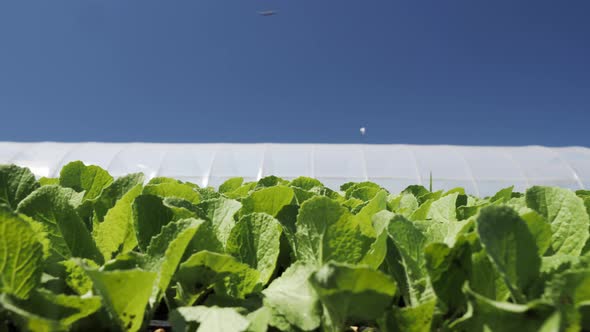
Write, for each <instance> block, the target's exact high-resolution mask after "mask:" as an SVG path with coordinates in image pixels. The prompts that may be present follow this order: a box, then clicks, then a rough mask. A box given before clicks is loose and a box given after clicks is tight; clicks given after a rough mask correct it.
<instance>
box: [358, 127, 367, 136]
mask: <svg viewBox="0 0 590 332" xmlns="http://www.w3.org/2000/svg"><path fill="white" fill-rule="evenodd" d="M359 130H360V132H361V135H362V136H365V133H366V132H367V128H365V127H361V129H359Z"/></svg>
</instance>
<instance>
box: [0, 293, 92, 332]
mask: <svg viewBox="0 0 590 332" xmlns="http://www.w3.org/2000/svg"><path fill="white" fill-rule="evenodd" d="M0 307H3V308H4V310H6V311H8V312H10V313H12V316H13V317H14V318H15V320H16V323H17V325H18V326H19V327H20V329H21V330H28V331H68V330H70V328H71V326H72V324H74V323H76V322H77V321H79V320H80V319H83V318H85V317H88V316H90V315H91V314H93V313H94V312H96V311H97V310H98V309H99V308H100V307H101V301H100V297H98V296H91V297H84V298H81V297H78V296H71V295H57V294H54V293H51V292H49V291H47V290H43V289H40V290H37V291H35V292H34V293H32V295H31V298H29V299H28V300H22V299H18V298H14V297H11V296H10V295H8V294H2V295H0ZM0 311H1V310H0Z"/></svg>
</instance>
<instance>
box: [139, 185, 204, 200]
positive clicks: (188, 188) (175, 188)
mask: <svg viewBox="0 0 590 332" xmlns="http://www.w3.org/2000/svg"><path fill="white" fill-rule="evenodd" d="M195 189H196V188H195V187H194V186H192V185H190V184H188V183H181V182H180V181H176V182H163V183H158V184H148V185H146V186H145V187H144V188H143V192H142V194H144V195H154V196H160V197H162V198H166V197H176V198H182V199H184V200H187V201H189V202H191V203H193V204H198V203H199V202H200V201H201V195H200V194H199V193H198V192H197V191H196V190H195Z"/></svg>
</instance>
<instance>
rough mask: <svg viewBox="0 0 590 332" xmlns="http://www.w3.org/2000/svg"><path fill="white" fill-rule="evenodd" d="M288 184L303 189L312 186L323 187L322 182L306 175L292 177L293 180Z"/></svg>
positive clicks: (308, 188) (309, 188)
mask: <svg viewBox="0 0 590 332" xmlns="http://www.w3.org/2000/svg"><path fill="white" fill-rule="evenodd" d="M289 186H291V187H297V188H301V189H303V190H311V188H313V187H323V186H324V184H323V183H321V182H320V181H319V180H317V179H313V178H310V177H307V176H300V177H298V178H296V179H293V181H291V183H289Z"/></svg>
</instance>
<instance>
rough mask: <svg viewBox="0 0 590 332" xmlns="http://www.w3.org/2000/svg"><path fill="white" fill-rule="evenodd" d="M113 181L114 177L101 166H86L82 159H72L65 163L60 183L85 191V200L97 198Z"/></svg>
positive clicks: (63, 185) (78, 190)
mask: <svg viewBox="0 0 590 332" xmlns="http://www.w3.org/2000/svg"><path fill="white" fill-rule="evenodd" d="M111 182H113V177H112V176H110V174H109V173H108V172H107V171H105V170H104V169H102V168H100V167H99V166H95V165H90V166H86V165H84V163H83V162H81V161H72V162H71V163H69V164H67V165H65V166H64V167H63V168H62V169H61V172H60V174H59V184H60V185H61V186H62V187H66V188H72V189H74V190H75V191H77V192H82V191H83V192H84V199H85V200H92V199H95V198H97V197H98V196H99V195H100V194H101V192H102V190H103V189H104V188H105V187H107V186H108V185H109V184H111Z"/></svg>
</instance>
